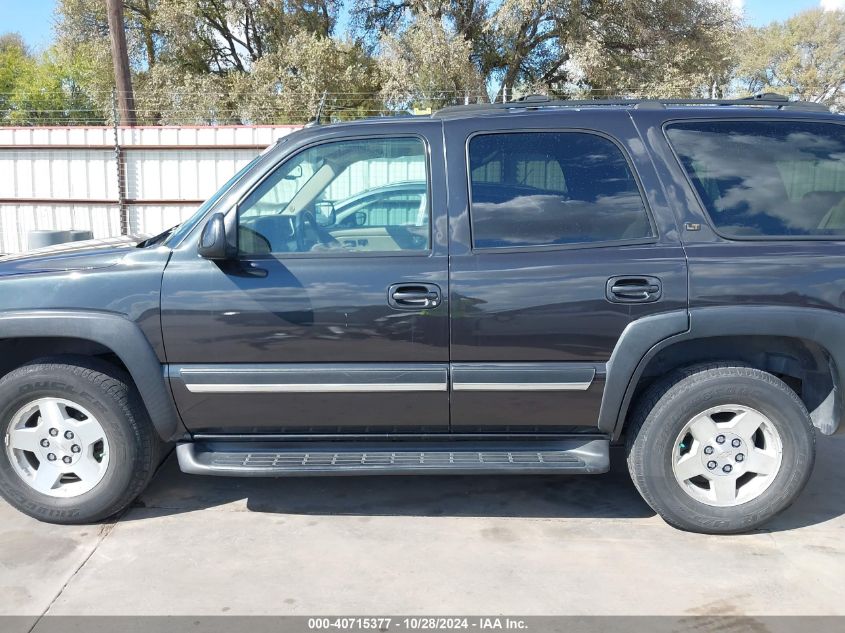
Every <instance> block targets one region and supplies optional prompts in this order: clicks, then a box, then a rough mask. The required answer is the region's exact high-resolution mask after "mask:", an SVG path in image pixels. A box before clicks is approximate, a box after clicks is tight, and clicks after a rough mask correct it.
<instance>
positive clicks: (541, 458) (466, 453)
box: [176, 437, 610, 477]
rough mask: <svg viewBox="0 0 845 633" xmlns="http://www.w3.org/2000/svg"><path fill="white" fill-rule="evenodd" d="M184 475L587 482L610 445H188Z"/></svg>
mask: <svg viewBox="0 0 845 633" xmlns="http://www.w3.org/2000/svg"><path fill="white" fill-rule="evenodd" d="M176 455H177V457H178V459H179V467H180V468H181V469H182V472H185V473H190V474H194V475H221V476H229V477H289V476H298V475H303V476H307V475H403V474H431V475H452V474H507V473H511V474H531V473H556V474H586V473H604V472H607V471H608V470H609V468H610V457H609V441H608V440H606V439H597V438H595V437H593V438H574V439H566V440H554V441H541V442H538V441H535V442H502V441H499V442H471V441H467V442H458V441H448V440H446V441H439V442H425V443H421V442H401V441H394V442H366V443H365V442H321V443H312V442H309V443H303V442H287V443H273V444H270V443H264V444H261V443H250V444H245V443H238V442H192V443H185V444H180V445H179V446H177V447H176Z"/></svg>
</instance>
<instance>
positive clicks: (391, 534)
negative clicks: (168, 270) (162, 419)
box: [0, 437, 845, 622]
mask: <svg viewBox="0 0 845 633" xmlns="http://www.w3.org/2000/svg"><path fill="white" fill-rule="evenodd" d="M619 457H621V456H620V455H616V456H615V460H616V464H615V471H614V472H612V473H610V474H608V475H602V476H576V477H549V476H543V477H537V476H524V477H428V478H423V477H385V478H377V477H372V478H369V477H361V478H324V479H287V480H249V479H224V478H203V477H195V476H188V475H183V474H182V473H180V472H179V470H178V468H177V467H176V464H175V460H174V459H173V458H172V457H171V459H170V460H169V461H168V462H167V463H166V464H165V466H164V467H163V468H162V470H161V472H159V474H158V475H157V477H156V479H155V481H154V482H153V485H152V486H151V487H150V489H149V490H148V491H147V492H146V493H145V494H144V496H143V497H142V499H141V501H140V503H139V504H137V506H135V507H133V508H132V509H131V510H129V511H128V512H127V513H125V514H124V515H123V517H122V518H120V520H118V521H116V522H114V523H110V524H103V525H96V526H84V527H60V526H52V525H47V524H43V523H38V522H37V521H34V520H32V519H29V518H27V517H25V516H23V515H21V514H18V513H17V512H15V511H14V510H12V509H11V508H10V507H8V506H6V505H0V613H2V614H18V615H26V616H30V617H31V618H32V621H33V622H35V621H36V620H37V618H38V617H40V616H42V615H44V614H50V615H62V614H74V615H89V614H122V615H126V614H185V615H214V614H296V615H305V614H308V615H312V614H329V613H332V614H357V615H379V614H399V613H401V614H423V613H426V614H501V613H504V614H507V613H515V614H516V613H518V614H524V615H527V614H596V613H599V614H671V615H682V614H712V613H718V614H720V615H729V616H730V615H760V614H814V615H819V614H845V599H843V597H842V588H841V582H842V578H843V577H845V517H843V513H845V437H842V438H836V439H829V438H824V439H822V440H820V442H819V458H818V462H817V466H816V471H815V474H814V476H813V479H812V481H811V482H810V484H809V487H808V488H807V490H805V492H804V494H803V496H802V497H801V499H800V501H799V502H798V503H797V504H796V505H795V506H793V507H792V508H791V509H790V510H788V511H787V512H786V513H785V514H783V515H782V516H780V517H779V518H778V519H776V520H775V521H774V522H773V523H771V524H770V526H769V527H768V529H766V530H762V531H758V532H755V533H753V534H749V535H742V536H729V537H710V536H700V535H694V534H686V533H683V532H679V531H677V530H674V529H672V528H670V527H668V526H666V525H665V524H664V523H663V522H662V521H661V520H660V519H659V518H658V517H656V516H655V515H654V514H653V512H652V511H651V510H650V509H649V508H648V507H647V506H646V505H645V504H644V503H643V502H642V501H641V500H640V498H639V496H638V495H637V493H636V491H635V490H634V488H633V486H632V485H631V483H630V481H629V479H628V476H627V473H626V471H625V470H624V465H623V464H622V462H621V460H620V459H618V458H619Z"/></svg>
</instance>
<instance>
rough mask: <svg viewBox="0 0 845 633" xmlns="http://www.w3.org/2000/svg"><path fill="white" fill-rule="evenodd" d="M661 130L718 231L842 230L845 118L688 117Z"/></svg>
mask: <svg viewBox="0 0 845 633" xmlns="http://www.w3.org/2000/svg"><path fill="white" fill-rule="evenodd" d="M666 135H667V138H668V139H669V143H670V144H671V145H672V148H673V149H674V151H675V153H676V154H677V156H678V158H679V160H680V162H681V165H682V166H683V168H684V171H685V172H686V174H687V176H688V177H689V179H690V181H691V182H692V184H693V186H694V187H695V190H696V192H697V193H698V195H699V197H700V198H701V201H702V203H703V204H704V207H705V210H706V211H707V213H708V215H709V216H710V219H711V221H712V223H713V225H714V227H715V228H716V230H718V231H719V232H720V233H721V234H723V235H725V236H727V237H735V238H743V237H747V238H754V237H771V238H778V237H781V238H787V237H816V238H817V237H829V238H831V239H841V238H842V237H843V236H845V126H842V125H839V124H836V123H823V122H809V121H751V120H747V121H689V122H682V123H672V124H670V125H668V126H667V127H666Z"/></svg>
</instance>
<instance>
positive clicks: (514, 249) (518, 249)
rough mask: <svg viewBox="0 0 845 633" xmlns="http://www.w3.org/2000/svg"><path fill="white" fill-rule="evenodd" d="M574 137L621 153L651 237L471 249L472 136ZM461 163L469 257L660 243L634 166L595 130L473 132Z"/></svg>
mask: <svg viewBox="0 0 845 633" xmlns="http://www.w3.org/2000/svg"><path fill="white" fill-rule="evenodd" d="M538 132H548V133H574V134H591V135H593V136H598V137H600V138H603V139H606V140H608V141H610V142H611V143H613V144H614V145H615V146H616V147H617V149H619V151H620V152H621V153H622V157H623V158H624V159H625V164H626V165H627V166H628V169H629V170H630V172H631V175H632V176H633V178H634V183H635V184H636V186H637V191H638V192H639V194H640V199H641V200H642V202H643V209H644V211H645V214H646V218H647V219H648V223H649V226H650V227H651V232H652V236H651V237H640V238H633V239H620V240H601V241H596V242H575V243H572V244H533V245H527V246H482V247H477V246H476V245H475V220H474V217H473V213H472V169H471V165H470V157H469V146H470V143H471V142H472V139H474V138H475V137H476V136H487V135H489V134H525V133H538ZM464 163H465V166H466V185H467V211H468V214H469V247H470V252H472V253H529V252H542V251H568V250H581V249H585V248H611V247H618V246H639V245H643V244H656V243H657V242H658V241H659V240H660V232H659V230H658V228H657V223H656V222H655V221H654V215H653V213H652V210H651V205H650V204H649V202H648V198H647V197H646V195H645V188H644V187H643V184H642V182H641V180H640V175H639V173H638V172H637V170H636V168H635V166H634V162H633V161H632V160H631V157H630V156H629V155H628V152H627V151H626V149H625V147H624V146H623V145H622V143H620V142H619V141H618V140H617V139H616V138H614V137H613V136H611V135H610V134H607V133H605V132H602V131H599V130H592V129H588V128H575V127H567V128H509V129H498V130H476V131H475V132H472V133H471V134H470V135H469V136H467V139H466V142H465V144H464Z"/></svg>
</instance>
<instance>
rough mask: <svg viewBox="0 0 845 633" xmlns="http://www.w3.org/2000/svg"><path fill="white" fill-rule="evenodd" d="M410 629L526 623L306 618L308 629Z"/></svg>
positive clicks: (521, 623)
mask: <svg viewBox="0 0 845 633" xmlns="http://www.w3.org/2000/svg"><path fill="white" fill-rule="evenodd" d="M391 628H392V629H405V630H411V631H439V630H472V629H476V630H480V631H499V630H510V631H524V630H527V628H528V626H527V624H526V622H525V620H522V619H519V618H508V617H477V618H466V617H455V618H449V617H425V616H418V617H399V618H387V617H345V618H330V617H329V618H308V629H309V630H314V631H319V630H331V629H337V630H362V629H363V630H373V631H388V630H390V629H391Z"/></svg>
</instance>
